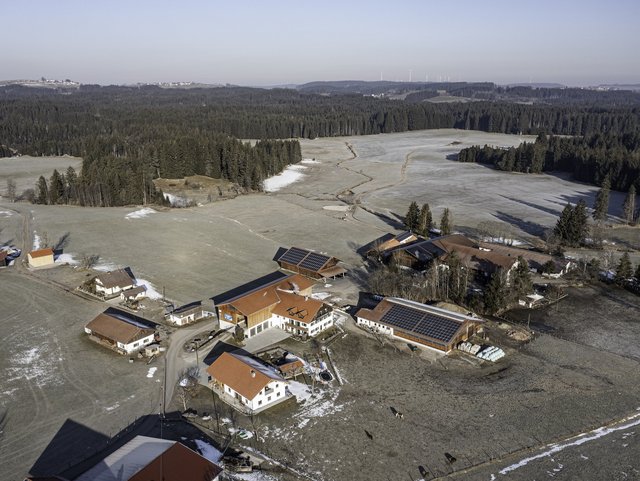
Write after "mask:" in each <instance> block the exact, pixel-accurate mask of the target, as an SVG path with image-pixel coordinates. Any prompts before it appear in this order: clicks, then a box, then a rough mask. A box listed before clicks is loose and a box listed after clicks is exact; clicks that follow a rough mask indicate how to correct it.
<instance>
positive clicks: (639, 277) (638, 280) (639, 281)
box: [633, 264, 640, 284]
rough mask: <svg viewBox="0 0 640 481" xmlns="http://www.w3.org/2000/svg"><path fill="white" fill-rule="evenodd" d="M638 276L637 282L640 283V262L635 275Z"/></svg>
mask: <svg viewBox="0 0 640 481" xmlns="http://www.w3.org/2000/svg"><path fill="white" fill-rule="evenodd" d="M633 277H635V278H636V282H637V283H639V284H640V264H638V265H637V266H636V272H635V274H634V275H633Z"/></svg>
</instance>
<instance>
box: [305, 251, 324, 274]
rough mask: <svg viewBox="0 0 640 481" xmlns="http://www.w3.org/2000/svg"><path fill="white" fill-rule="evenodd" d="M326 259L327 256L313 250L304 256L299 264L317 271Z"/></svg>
mask: <svg viewBox="0 0 640 481" xmlns="http://www.w3.org/2000/svg"><path fill="white" fill-rule="evenodd" d="M328 260H329V258H328V257H327V256H323V255H322V254H316V253H315V252H310V253H309V255H308V256H307V257H305V258H304V260H303V261H302V262H301V263H300V264H299V265H300V267H303V268H305V269H309V270H312V271H317V270H318V269H320V268H321V267H322V266H323V265H325V264H326V263H327V261H328Z"/></svg>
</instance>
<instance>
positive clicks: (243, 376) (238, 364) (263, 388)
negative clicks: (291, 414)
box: [207, 352, 287, 414]
mask: <svg viewBox="0 0 640 481" xmlns="http://www.w3.org/2000/svg"><path fill="white" fill-rule="evenodd" d="M207 372H208V373H209V375H210V376H211V381H210V383H209V385H210V387H211V388H212V389H213V390H214V391H216V392H217V393H218V394H220V397H221V399H222V400H223V401H225V402H226V403H228V404H230V405H232V406H234V407H236V408H239V409H241V410H242V411H244V412H249V413H252V414H253V413H257V412H260V411H263V410H265V409H267V408H270V407H272V406H275V405H276V404H278V403H281V402H282V401H284V400H286V399H287V394H286V386H287V382H286V381H285V380H284V378H283V377H282V376H280V375H279V374H278V373H277V372H276V371H275V369H273V368H272V367H269V366H266V365H264V364H262V363H261V362H260V361H259V360H257V359H254V358H252V357H249V356H244V355H241V354H236V353H230V352H224V353H223V354H222V355H221V356H220V357H218V358H217V359H216V360H215V361H214V362H213V363H212V364H211V366H209V367H208V368H207Z"/></svg>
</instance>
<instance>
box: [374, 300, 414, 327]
mask: <svg viewBox="0 0 640 481" xmlns="http://www.w3.org/2000/svg"><path fill="white" fill-rule="evenodd" d="M422 314H423V313H422V312H420V311H416V310H415V309H411V308H409V307H405V306H398V305H393V306H391V309H389V310H388V311H387V312H386V313H385V314H384V315H383V316H382V318H381V319H380V320H381V321H382V322H384V323H386V324H389V325H391V326H394V327H397V328H399V329H403V330H406V331H411V330H413V328H414V327H415V325H416V324H417V323H418V322H419V321H420V319H421V318H422Z"/></svg>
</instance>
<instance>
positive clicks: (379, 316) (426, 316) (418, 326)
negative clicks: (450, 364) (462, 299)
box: [356, 297, 484, 353]
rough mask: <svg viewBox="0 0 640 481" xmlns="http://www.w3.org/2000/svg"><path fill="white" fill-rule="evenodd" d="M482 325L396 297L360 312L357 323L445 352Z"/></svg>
mask: <svg viewBox="0 0 640 481" xmlns="http://www.w3.org/2000/svg"><path fill="white" fill-rule="evenodd" d="M482 322H484V321H483V320H482V319H479V318H477V317H471V316H467V315H463V314H459V313H457V312H453V311H449V310H446V309H441V308H438V307H433V306H428V305H426V304H421V303H419V302H414V301H408V300H406V299H399V298H396V297H386V298H384V299H383V300H382V301H380V303H379V304H378V305H377V306H376V307H375V308H373V309H365V308H363V309H360V310H359V311H358V312H357V313H356V323H357V324H358V325H360V326H364V327H367V328H369V329H370V330H373V331H375V332H378V333H381V334H385V335H388V336H390V337H393V338H396V339H401V340H403V341H407V342H411V343H414V344H417V345H419V346H421V347H426V348H430V349H434V350H437V351H441V352H443V353H447V352H449V351H451V350H452V349H453V348H455V347H456V345H457V344H458V343H460V342H462V341H466V340H467V339H469V338H470V337H471V336H472V335H473V334H475V332H476V331H477V328H478V326H479V325H480V324H481V323H482Z"/></svg>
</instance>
